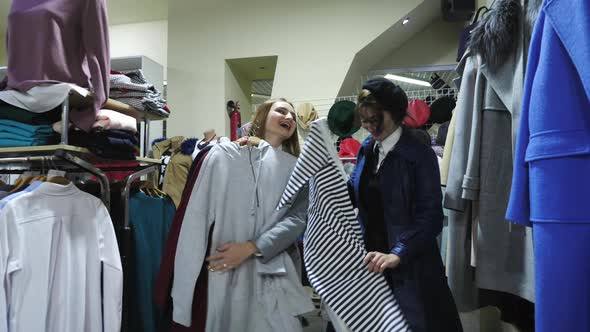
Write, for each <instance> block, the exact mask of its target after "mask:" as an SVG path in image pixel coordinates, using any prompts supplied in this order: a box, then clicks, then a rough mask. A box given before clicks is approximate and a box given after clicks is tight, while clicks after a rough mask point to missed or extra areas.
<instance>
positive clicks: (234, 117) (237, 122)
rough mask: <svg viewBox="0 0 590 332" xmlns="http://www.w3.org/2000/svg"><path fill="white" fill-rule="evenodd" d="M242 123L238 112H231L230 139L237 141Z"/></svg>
mask: <svg viewBox="0 0 590 332" xmlns="http://www.w3.org/2000/svg"><path fill="white" fill-rule="evenodd" d="M241 123H242V116H241V115H240V112H238V111H233V112H231V113H230V114H229V128H230V139H231V140H232V141H236V140H237V139H238V129H239V128H240V126H241Z"/></svg>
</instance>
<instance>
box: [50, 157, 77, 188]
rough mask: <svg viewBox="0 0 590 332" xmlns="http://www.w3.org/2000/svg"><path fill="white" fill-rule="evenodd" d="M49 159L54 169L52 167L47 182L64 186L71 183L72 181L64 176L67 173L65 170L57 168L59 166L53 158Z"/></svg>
mask: <svg viewBox="0 0 590 332" xmlns="http://www.w3.org/2000/svg"><path fill="white" fill-rule="evenodd" d="M48 161H49V163H50V165H51V166H52V168H53V169H50V170H49V172H48V173H47V182H51V183H55V184H59V185H62V186H67V185H69V184H70V183H72V182H71V181H70V180H69V179H68V178H66V177H65V176H64V175H65V174H66V173H65V172H63V171H59V170H57V168H58V167H57V165H56V164H55V163H54V162H53V160H52V159H50V158H48ZM54 174H55V175H54Z"/></svg>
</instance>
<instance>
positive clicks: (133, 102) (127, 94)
mask: <svg viewBox="0 0 590 332" xmlns="http://www.w3.org/2000/svg"><path fill="white" fill-rule="evenodd" d="M109 84H110V92H109V97H110V98H109V100H108V102H107V103H108V104H118V105H117V106H118V107H121V108H122V109H124V108H125V107H124V106H123V105H127V106H129V107H130V108H131V109H132V110H133V109H134V110H136V111H138V112H141V113H142V115H143V118H142V119H147V120H162V119H165V118H168V116H169V115H170V109H169V108H168V106H167V105H166V100H164V99H163V98H162V94H161V93H160V91H158V89H157V88H156V87H155V85H154V84H152V83H150V82H148V81H147V80H146V78H145V77H144V75H143V72H142V70H141V69H136V70H128V71H114V70H113V71H111V75H110V82H109ZM129 115H131V114H129Z"/></svg>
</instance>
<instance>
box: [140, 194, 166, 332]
mask: <svg viewBox="0 0 590 332" xmlns="http://www.w3.org/2000/svg"><path fill="white" fill-rule="evenodd" d="M129 204H130V205H129V222H130V225H131V227H132V230H133V249H134V254H133V257H134V259H133V261H134V262H135V264H133V272H132V273H133V277H132V278H131V280H132V286H131V287H132V289H133V295H132V300H131V303H130V304H131V305H132V308H133V309H132V310H134V311H135V312H134V313H133V314H132V315H130V316H131V318H130V319H131V321H130V330H131V331H143V332H157V331H159V329H158V328H157V327H158V326H160V324H162V322H161V319H162V317H161V315H160V314H159V312H158V310H157V309H156V307H155V306H154V304H153V303H154V301H153V293H154V282H155V279H156V275H157V273H158V271H159V269H160V262H161V260H162V252H163V250H164V243H165V241H166V238H167V237H168V232H169V231H170V226H171V224H172V219H173V218H174V213H175V212H176V208H175V206H174V203H173V202H172V200H171V199H170V198H154V197H151V196H148V195H146V194H144V193H142V192H137V193H136V194H133V195H132V196H131V198H130V202H129Z"/></svg>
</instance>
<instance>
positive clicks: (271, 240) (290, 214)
mask: <svg viewBox="0 0 590 332" xmlns="http://www.w3.org/2000/svg"><path fill="white" fill-rule="evenodd" d="M308 206H309V187H308V186H307V185H306V186H305V187H303V188H301V191H299V193H298V194H297V196H296V197H295V199H294V200H293V203H292V204H291V205H286V206H284V207H283V209H287V212H286V213H285V216H284V217H283V218H282V219H281V220H280V221H279V222H277V223H276V224H275V225H274V226H273V227H272V228H270V229H269V230H267V231H266V232H264V233H262V235H260V237H258V239H256V240H255V241H254V243H255V244H256V247H257V248H258V249H259V250H260V253H261V254H262V257H260V258H259V259H260V260H261V261H262V263H267V262H268V261H270V260H271V259H273V258H274V257H275V256H277V255H278V254H280V253H281V252H283V251H284V250H286V249H287V248H288V247H289V246H291V245H292V244H293V243H295V241H297V238H299V236H300V235H301V234H302V233H303V231H304V230H305V226H306V224H307V208H308Z"/></svg>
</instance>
